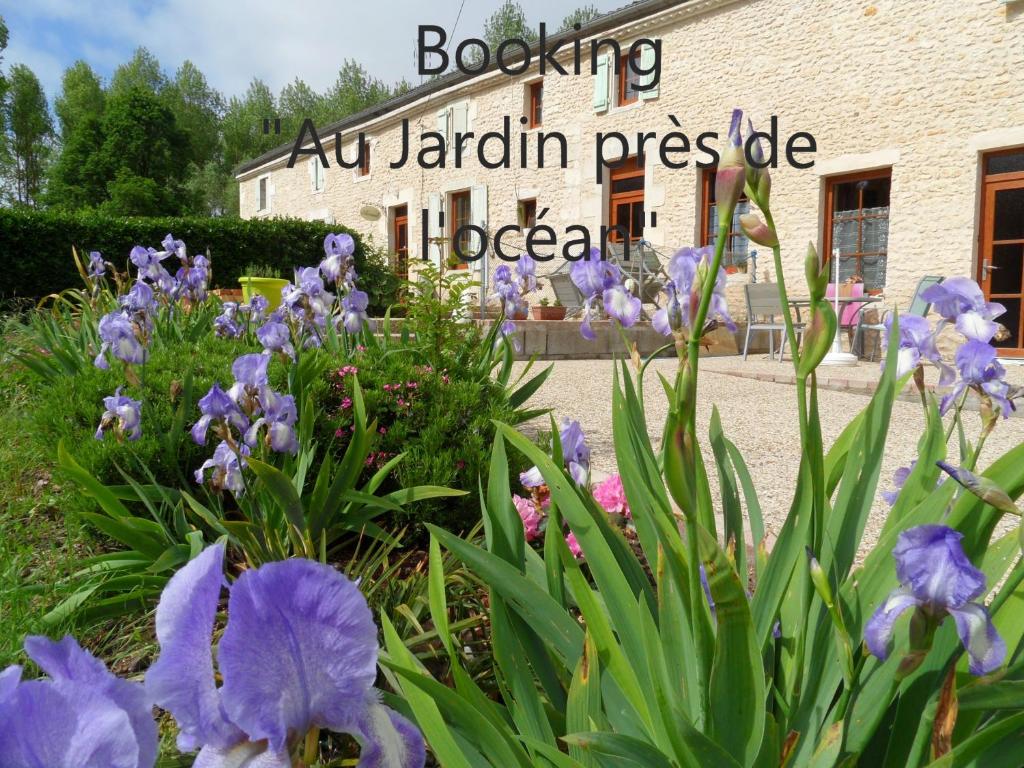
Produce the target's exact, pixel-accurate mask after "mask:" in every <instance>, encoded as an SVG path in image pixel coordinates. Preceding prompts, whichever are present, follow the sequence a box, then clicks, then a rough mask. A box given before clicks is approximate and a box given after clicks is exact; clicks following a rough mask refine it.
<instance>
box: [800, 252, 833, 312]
mask: <svg viewBox="0 0 1024 768" xmlns="http://www.w3.org/2000/svg"><path fill="white" fill-rule="evenodd" d="M804 275H805V276H806V278H807V290H808V292H809V293H810V294H811V301H812V302H813V301H821V300H822V299H823V298H825V290H826V289H827V288H828V277H829V269H828V265H827V264H821V263H820V262H819V261H818V252H817V251H816V250H815V249H814V243H808V244H807V256H806V258H805V259H804Z"/></svg>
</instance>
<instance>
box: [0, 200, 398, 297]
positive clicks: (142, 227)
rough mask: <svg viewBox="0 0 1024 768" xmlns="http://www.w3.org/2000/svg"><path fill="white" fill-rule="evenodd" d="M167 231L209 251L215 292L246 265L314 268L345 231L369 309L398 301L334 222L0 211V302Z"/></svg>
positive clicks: (391, 283) (117, 259) (72, 277)
mask: <svg viewBox="0 0 1024 768" xmlns="http://www.w3.org/2000/svg"><path fill="white" fill-rule="evenodd" d="M168 232H171V233H173V234H174V236H175V237H176V238H178V239H180V240H184V241H185V244H186V245H187V246H188V249H189V252H190V253H203V252H205V251H207V250H209V251H210V256H211V259H212V262H213V287H214V288H227V287H238V278H239V276H240V275H241V274H242V272H243V270H244V269H245V267H246V266H248V265H249V264H251V263H253V262H256V263H259V264H268V265H272V266H274V267H276V268H279V269H281V270H282V272H283V273H284V274H285V275H290V273H291V270H292V268H294V267H298V266H309V265H313V264H317V263H319V261H320V259H321V258H323V241H324V236H325V235H326V234H327V233H328V232H348V233H349V234H350V235H352V237H353V238H354V239H355V241H356V252H355V257H356V269H357V271H358V272H359V275H360V285H361V287H363V289H364V290H366V291H367V292H368V293H369V294H370V306H371V310H374V311H377V312H379V311H382V310H383V309H384V308H386V307H387V306H388V305H389V304H391V303H393V302H394V300H395V295H396V291H397V288H398V281H397V279H396V278H395V277H394V275H393V274H392V273H391V271H390V269H389V268H388V265H387V262H386V260H385V258H384V257H383V254H382V253H381V252H379V251H374V250H372V249H370V248H367V247H366V245H365V244H364V243H363V241H362V240H361V239H360V237H359V235H358V234H357V233H356V232H353V231H352V230H350V229H347V228H346V227H342V226H338V225H334V224H331V225H328V224H324V223H323V222H317V221H301V220H299V219H235V218H177V217H158V218H127V217H116V216H104V215H101V214H98V213H93V212H80V213H60V212H51V211H32V210H25V209H0V264H2V265H3V279H2V280H0V299H2V300H8V301H9V300H11V299H16V298H31V299H38V298H41V297H43V296H46V295H48V294H51V293H58V292H60V291H62V290H64V289H66V288H75V287H79V286H81V279H80V278H79V276H78V272H77V271H76V270H75V265H74V262H73V261H72V258H71V246H72V245H74V246H75V247H77V248H78V250H79V253H86V254H87V253H89V251H100V252H101V253H102V254H103V257H104V258H105V259H107V261H109V262H111V263H112V264H115V265H117V267H118V268H119V269H120V268H122V265H126V264H127V263H128V253H129V252H130V251H131V249H132V247H133V246H135V245H146V246H153V247H159V246H160V241H161V240H163V238H164V236H165V235H166V234H167V233H168Z"/></svg>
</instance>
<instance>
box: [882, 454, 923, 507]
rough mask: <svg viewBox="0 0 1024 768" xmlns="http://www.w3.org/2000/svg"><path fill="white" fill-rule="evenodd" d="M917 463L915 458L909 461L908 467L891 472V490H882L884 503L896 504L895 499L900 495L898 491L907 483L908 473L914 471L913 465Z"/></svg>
mask: <svg viewBox="0 0 1024 768" xmlns="http://www.w3.org/2000/svg"><path fill="white" fill-rule="evenodd" d="M916 464H917V459H914V460H913V461H912V462H910V466H909V467H900V468H899V469H897V470H896V471H895V472H893V474H892V485H893V489H892V490H891V491H882V498H883V499H884V500H885V503H886V504H888V505H889V506H890V507H891V506H893V505H895V504H896V499H898V498H899V497H900V491H902V490H903V486H904V485H906V484H907V478H908V477H910V473H911V472H913V471H914V466H915V465H916Z"/></svg>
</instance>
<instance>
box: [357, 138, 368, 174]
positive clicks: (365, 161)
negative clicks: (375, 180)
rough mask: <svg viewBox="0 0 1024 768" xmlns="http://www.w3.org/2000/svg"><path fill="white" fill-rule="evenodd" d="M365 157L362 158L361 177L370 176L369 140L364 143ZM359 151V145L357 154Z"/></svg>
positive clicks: (360, 164)
mask: <svg viewBox="0 0 1024 768" xmlns="http://www.w3.org/2000/svg"><path fill="white" fill-rule="evenodd" d="M362 149H363V156H362V157H361V158H360V163H359V168H358V171H357V172H358V174H359V175H360V176H369V175H370V142H369V140H367V141H364V142H363V147H362ZM358 151H359V145H358V144H357V145H356V152H358Z"/></svg>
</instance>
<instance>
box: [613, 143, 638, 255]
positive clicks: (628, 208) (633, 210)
mask: <svg viewBox="0 0 1024 768" xmlns="http://www.w3.org/2000/svg"><path fill="white" fill-rule="evenodd" d="M609 176H610V181H611V191H610V193H609V195H608V225H609V227H611V230H610V232H609V233H608V239H609V240H611V241H612V242H613V243H619V242H622V240H623V239H624V237H623V236H624V235H626V236H628V237H629V241H630V242H636V241H637V240H640V239H641V238H642V237H643V236H644V167H643V166H642V165H640V163H639V162H638V160H637V158H635V157H631V158H629V159H628V160H626V161H625V162H623V163H622V165H620V166H618V167H617V168H616V167H613V168H612V169H611V173H610V174H609Z"/></svg>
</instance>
